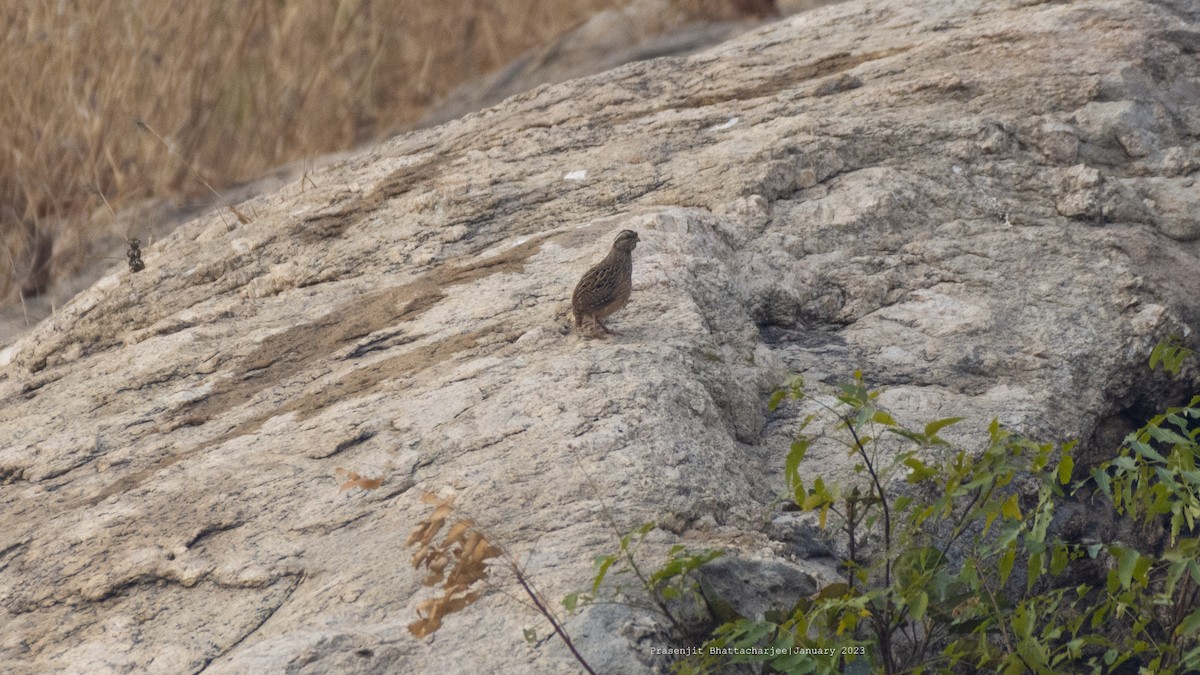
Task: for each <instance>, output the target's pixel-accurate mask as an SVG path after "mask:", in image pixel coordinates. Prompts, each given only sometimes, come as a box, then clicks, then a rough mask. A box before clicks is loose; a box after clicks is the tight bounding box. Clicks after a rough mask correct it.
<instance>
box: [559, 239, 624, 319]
mask: <svg viewBox="0 0 1200 675" xmlns="http://www.w3.org/2000/svg"><path fill="white" fill-rule="evenodd" d="M637 243H638V235H637V232H634V231H633V230H621V233H620V234H618V235H617V239H616V241H614V242H613V245H612V250H610V251H609V252H608V255H607V256H605V257H604V260H601V261H600V262H599V264H597V265H595V266H594V267H592V268H591V269H590V270H588V271H587V272H584V274H583V278H582V279H580V280H579V284H578V285H576V286H575V292H574V293H573V294H572V295H571V310H572V312H573V313H574V314H575V325H576V326H577V327H579V328H582V327H583V324H584V321H591V322H592V323H595V324H596V326H597V327H599V328H600V330H602V331H604V332H605V333H614V331H611V330H609V329H608V327H607V326H605V325H604V324H603V323H601V321H600V320H601V319H603V318H605V317H606V316H608V315H610V314H612V313H613V312H615V311H617V310H618V309H621V308H622V307H624V306H625V303H627V302H629V293H630V291H631V290H632V289H633V249H634V247H636V246H637ZM614 334H615V333H614Z"/></svg>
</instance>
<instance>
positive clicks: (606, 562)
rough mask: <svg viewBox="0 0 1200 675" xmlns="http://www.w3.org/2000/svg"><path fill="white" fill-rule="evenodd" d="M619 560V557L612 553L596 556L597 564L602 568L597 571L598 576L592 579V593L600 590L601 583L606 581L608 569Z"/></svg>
mask: <svg viewBox="0 0 1200 675" xmlns="http://www.w3.org/2000/svg"><path fill="white" fill-rule="evenodd" d="M615 562H617V557H616V556H612V555H602V556H600V557H599V558H596V566H597V567H599V568H600V569H599V570H597V571H596V578H595V579H593V580H592V593H593V594H594V593H596V592H597V591H599V590H600V584H602V583H603V582H604V575H605V574H608V569H609V568H610V567H612V566H613V563H615Z"/></svg>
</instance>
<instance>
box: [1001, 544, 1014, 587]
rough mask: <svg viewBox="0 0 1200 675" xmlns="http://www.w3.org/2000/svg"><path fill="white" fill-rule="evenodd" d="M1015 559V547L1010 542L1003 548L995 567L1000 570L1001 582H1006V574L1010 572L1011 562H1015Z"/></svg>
mask: <svg viewBox="0 0 1200 675" xmlns="http://www.w3.org/2000/svg"><path fill="white" fill-rule="evenodd" d="M1016 560H1017V548H1016V547H1015V546H1013V545H1011V544H1010V545H1009V546H1008V547H1007V548H1006V549H1004V555H1002V556H1000V562H999V563H998V564H997V568H998V569H999V572H1000V583H1001V584H1005V583H1007V582H1008V575H1010V574H1012V568H1013V563H1014V562H1016Z"/></svg>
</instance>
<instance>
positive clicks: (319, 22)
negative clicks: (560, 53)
mask: <svg viewBox="0 0 1200 675" xmlns="http://www.w3.org/2000/svg"><path fill="white" fill-rule="evenodd" d="M624 2H625V0H573V1H572V2H564V3H551V2H539V1H538V0H490V1H488V2H484V1H483V0H451V1H449V2H440V3H428V2H420V1H416V0H289V1H288V2H284V1H282V0H257V1H253V2H182V1H180V2H137V1H135V0H112V1H110V2H78V3H74V2H61V1H60V0H25V1H23V2H6V3H2V4H0V26H3V27H4V28H2V29H0V30H2V31H3V32H2V33H0V39H2V44H3V48H2V49H0V54H2V55H3V61H2V64H3V68H0V81H2V82H3V89H4V93H3V97H4V104H3V105H2V106H0V245H2V246H3V247H4V248H5V251H6V254H5V255H3V256H0V269H2V270H3V272H4V273H3V274H0V303H3V302H5V301H12V300H13V299H14V298H15V297H16V294H17V289H20V290H21V291H22V292H23V293H24V294H26V295H31V294H35V293H37V292H39V291H40V290H41V289H43V288H44V287H45V285H46V284H47V282H48V281H49V279H50V277H51V276H52V275H57V274H59V273H61V272H67V271H69V268H70V267H71V266H73V265H75V264H78V263H79V262H80V257H81V256H83V255H84V254H85V250H86V245H85V242H86V241H87V239H88V233H87V232H86V229H87V228H88V227H92V228H95V227H99V226H100V225H97V224H92V225H87V223H88V222H94V221H99V222H100V223H103V222H104V221H105V218H106V215H107V211H100V209H101V208H102V207H101V206H100V205H101V201H100V199H99V197H98V196H97V194H96V191H97V190H99V191H102V192H103V193H104V194H105V195H107V197H108V199H109V200H110V201H112V202H113V205H114V206H115V207H116V208H118V209H120V208H121V206H122V205H128V204H130V203H131V202H132V201H133V200H138V199H143V198H147V197H186V196H188V195H193V194H198V193H200V192H202V191H204V190H205V189H204V187H203V186H202V184H201V182H200V177H203V178H204V179H206V180H207V181H208V182H210V183H212V184H213V185H216V186H218V187H220V186H227V185H231V184H234V183H236V182H238V181H241V180H245V179H247V178H251V177H253V176H255V175H257V174H259V173H261V172H263V171H264V170H266V169H268V168H270V167H273V166H276V165H279V164H281V163H285V162H288V161H291V160H295V159H298V158H301V157H310V156H314V155H318V154H321V153H326V152H330V151H334V150H338V149H344V148H348V147H352V146H354V145H356V144H358V143H361V142H364V141H368V140H371V139H373V138H377V137H380V136H383V135H386V134H387V133H388V132H390V131H394V130H397V129H400V128H403V127H404V126H405V125H407V124H411V123H412V122H413V121H415V120H416V119H418V118H419V116H420V115H421V113H422V111H423V110H424V109H425V108H426V107H427V106H428V105H429V104H430V103H431V102H433V101H435V100H437V99H438V98H439V97H440V96H442V95H444V94H445V93H446V92H447V91H449V90H450V89H451V88H452V87H454V86H455V85H458V84H460V83H463V82H464V81H467V80H469V79H471V78H473V77H475V76H477V75H479V74H481V73H483V72H486V71H488V70H491V69H493V68H496V67H498V66H500V65H503V64H504V63H506V62H508V61H509V60H511V59H512V58H514V57H515V56H517V55H518V54H520V53H521V52H523V51H525V50H526V49H528V48H530V47H533V46H535V45H538V44H541V43H544V42H546V41H548V40H550V39H551V38H553V37H554V36H555V35H557V34H559V33H561V32H562V31H564V30H566V29H569V28H571V27H572V26H574V25H576V24H577V23H578V22H580V21H581V20H583V19H584V18H586V17H587V16H589V15H590V14H592V13H594V12H595V11H597V10H599V9H602V8H606V7H610V6H615V5H620V4H623V3H624ZM139 121H144V122H145V123H146V125H148V127H149V128H150V129H153V130H155V131H157V132H158V133H159V134H161V136H162V137H163V139H165V141H166V143H165V144H164V142H163V141H160V140H159V139H158V138H157V137H156V135H155V134H153V133H150V132H148V131H146V129H145V128H144V127H142V126H139V124H138V122H139ZM189 164H190V166H191V167H193V168H194V170H193V169H192V168H189V166H188V165H189ZM93 212H96V213H103V214H105V215H102V216H97V217H96V218H92V219H90V221H89V219H88V218H87V216H88V214H91V213H93ZM64 268H67V269H64Z"/></svg>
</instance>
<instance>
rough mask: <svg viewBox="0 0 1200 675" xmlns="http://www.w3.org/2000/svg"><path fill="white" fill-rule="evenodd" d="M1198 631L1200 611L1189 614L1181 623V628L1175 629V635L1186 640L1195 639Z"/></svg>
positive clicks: (1199, 628) (1199, 627)
mask: <svg viewBox="0 0 1200 675" xmlns="http://www.w3.org/2000/svg"><path fill="white" fill-rule="evenodd" d="M1198 630H1200V609H1197V610H1196V611H1194V612H1192V613H1191V614H1188V615H1187V617H1185V618H1184V620H1183V621H1181V622H1179V627H1177V628H1176V629H1175V634H1176V635H1179V636H1182V637H1185V638H1193V637H1195V635H1196V631H1198Z"/></svg>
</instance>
